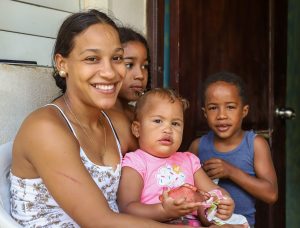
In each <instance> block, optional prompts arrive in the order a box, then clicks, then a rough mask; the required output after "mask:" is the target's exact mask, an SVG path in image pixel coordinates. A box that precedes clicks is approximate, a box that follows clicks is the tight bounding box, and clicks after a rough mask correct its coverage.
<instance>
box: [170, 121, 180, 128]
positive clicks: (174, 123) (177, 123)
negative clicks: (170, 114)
mask: <svg viewBox="0 0 300 228" xmlns="http://www.w3.org/2000/svg"><path fill="white" fill-rule="evenodd" d="M172 125H173V126H175V127H180V126H181V124H180V123H179V122H177V121H175V122H172Z"/></svg>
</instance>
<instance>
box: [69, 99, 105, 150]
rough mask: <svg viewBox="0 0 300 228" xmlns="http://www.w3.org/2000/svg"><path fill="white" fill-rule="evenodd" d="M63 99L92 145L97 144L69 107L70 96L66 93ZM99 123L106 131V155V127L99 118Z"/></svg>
mask: <svg viewBox="0 0 300 228" xmlns="http://www.w3.org/2000/svg"><path fill="white" fill-rule="evenodd" d="M63 99H64V102H65V104H66V106H67V108H68V110H69V112H70V113H71V114H72V116H73V117H74V118H75V120H76V122H77V123H78V125H79V127H80V129H81V130H82V131H83V133H84V134H85V136H86V137H87V138H88V139H89V141H90V143H92V144H93V145H95V144H96V142H95V140H94V138H93V137H92V136H91V137H90V136H89V135H88V133H87V131H86V130H85V128H84V127H83V125H82V124H81V122H80V121H79V119H78V118H77V116H76V115H75V113H74V112H73V110H72V109H71V107H70V105H69V102H68V101H67V99H68V100H70V99H69V97H68V95H67V94H66V93H65V94H64V95H63ZM98 120H99V122H100V125H101V126H102V129H103V131H104V154H106V128H105V126H104V123H103V122H102V120H101V119H100V118H99V119H98Z"/></svg>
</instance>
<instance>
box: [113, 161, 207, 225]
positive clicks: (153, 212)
mask: <svg viewBox="0 0 300 228" xmlns="http://www.w3.org/2000/svg"><path fill="white" fill-rule="evenodd" d="M143 186H144V183H143V179H142V177H141V176H140V174H139V173H138V172H137V171H136V170H134V169H133V168H130V167H123V168H122V175H121V180H120V185H119V190H118V205H119V209H120V211H121V212H124V213H128V214H133V215H138V216H141V217H144V218H149V219H153V220H156V221H160V222H164V221H168V220H170V219H173V218H178V217H180V216H183V215H186V214H189V213H191V212H192V211H195V210H197V209H198V207H199V205H200V204H201V202H197V203H195V202H186V200H185V199H184V198H180V199H173V198H172V197H169V196H168V192H167V191H165V192H164V193H163V197H162V198H163V199H162V203H157V204H143V203H141V202H140V199H141V193H142V190H143Z"/></svg>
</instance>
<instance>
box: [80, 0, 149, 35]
mask: <svg viewBox="0 0 300 228" xmlns="http://www.w3.org/2000/svg"><path fill="white" fill-rule="evenodd" d="M146 3H147V1H146V0H84V1H82V7H83V8H85V9H87V8H95V7H96V8H98V9H101V10H103V11H104V12H106V13H108V14H110V13H112V14H113V16H114V17H115V18H117V19H118V20H120V21H121V22H122V24H123V25H130V26H132V27H134V28H136V29H137V30H138V31H140V32H142V33H143V34H144V35H145V34H146V32H147V31H146Z"/></svg>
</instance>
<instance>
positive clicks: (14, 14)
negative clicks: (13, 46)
mask: <svg viewBox="0 0 300 228" xmlns="http://www.w3.org/2000/svg"><path fill="white" fill-rule="evenodd" d="M68 15H69V13H66V12H62V11H58V10H53V9H48V8H43V7H38V6H34V5H28V4H24V3H20V2H15V1H11V0H1V1H0V29H1V30H7V31H12V32H18V33H25V34H30V35H37V36H46V37H51V38H55V37H56V34H57V30H58V28H59V26H60V25H61V23H62V21H63V20H64V19H65V18H66V17H67V16H68Z"/></svg>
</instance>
